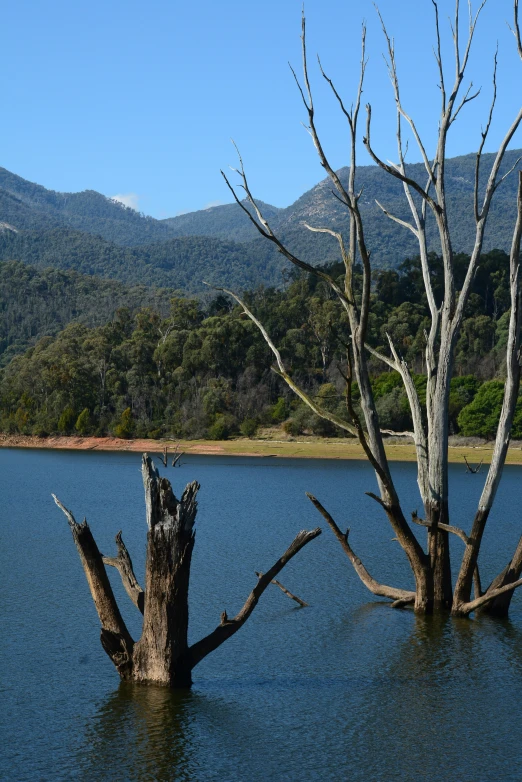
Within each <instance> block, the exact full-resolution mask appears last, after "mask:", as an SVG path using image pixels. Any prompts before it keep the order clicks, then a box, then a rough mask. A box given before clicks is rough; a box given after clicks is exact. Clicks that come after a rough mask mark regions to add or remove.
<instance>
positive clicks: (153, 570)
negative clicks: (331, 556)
mask: <svg viewBox="0 0 522 782" xmlns="http://www.w3.org/2000/svg"><path fill="white" fill-rule="evenodd" d="M142 476H143V484H144V489H145V505H146V518H147V526H148V534H147V555H146V566H145V590H143V589H142V588H141V586H140V585H139V584H138V581H137V579H136V576H135V574H134V570H133V567H132V561H131V558H130V555H129V553H128V551H127V548H126V546H125V544H124V543H123V539H122V536H121V532H119V533H118V534H117V535H116V545H117V549H118V553H117V556H116V557H107V556H104V555H103V554H101V552H100V551H99V549H98V547H97V545H96V542H95V540H94V538H93V536H92V533H91V530H90V528H89V525H88V524H87V521H86V520H84V521H83V522H82V523H81V524H78V523H77V522H76V520H75V518H74V516H73V514H72V513H71V511H70V510H68V509H67V508H66V507H65V506H64V505H63V504H62V503H61V502H60V500H59V499H58V498H57V497H56V496H55V495H54V494H53V498H54V501H55V502H56V504H57V505H58V507H59V508H60V509H61V510H62V511H63V513H64V514H65V516H66V517H67V521H68V522H69V526H70V528H71V532H72V536H73V540H74V542H75V544H76V548H77V550H78V554H79V555H80V560H81V562H82V565H83V569H84V572H85V576H86V578H87V583H88V585H89V588H90V591H91V595H92V598H93V600H94V604H95V606H96V610H97V612H98V617H99V619H100V624H101V643H102V646H103V648H104V649H105V651H106V652H107V654H108V655H109V657H110V658H111V660H112V662H113V663H114V665H115V666H116V669H117V670H118V673H119V674H120V676H121V678H122V679H126V680H131V681H136V682H148V683H155V684H162V685H166V686H169V687H173V688H183V687H190V686H191V684H192V670H193V668H194V667H195V666H196V665H197V664H198V663H199V662H201V660H203V659H204V658H205V657H206V656H207V655H208V654H210V652H212V651H214V650H215V649H217V648H218V647H219V646H220V645H221V644H222V643H223V642H224V641H226V640H227V639H228V638H230V637H231V636H232V635H233V634H234V633H236V632H237V631H238V630H239V629H240V627H242V625H243V624H244V623H245V622H246V620H247V619H248V618H249V616H250V615H251V613H252V611H253V610H254V608H255V607H256V605H257V602H258V600H259V598H260V597H261V595H262V594H263V592H264V591H265V589H266V588H267V586H268V585H269V584H270V583H271V582H274V581H275V577H276V576H277V575H278V573H279V572H280V571H281V570H282V569H283V567H284V566H285V565H286V564H287V562H289V561H290V560H291V559H292V557H294V556H295V555H296V554H297V553H298V552H299V551H300V550H301V549H302V548H303V547H304V546H306V545H307V543H309V542H310V541H311V540H313V539H314V538H316V537H317V536H318V535H320V534H321V529H320V528H317V529H314V530H311V531H310V532H306V531H304V530H303V531H302V532H299V534H298V535H297V536H296V537H295V539H294V540H293V542H292V543H291V545H290V546H289V548H288V549H287V550H286V551H285V552H284V554H283V555H282V556H281V557H280V559H278V560H277V561H276V563H275V564H274V565H273V566H272V567H271V568H270V570H269V571H268V572H267V573H266V574H264V575H260V576H259V578H258V581H257V584H256V585H255V586H254V588H253V590H252V592H251V593H250V595H249V596H248V598H247V600H246V602H245V604H244V606H243V608H242V609H241V611H240V612H239V613H238V614H237V616H235V617H234V618H231V619H229V618H228V616H227V614H226V612H223V613H222V615H221V622H220V624H219V625H218V627H217V628H216V629H215V630H214V631H213V632H212V633H210V634H209V635H208V636H206V637H205V638H203V639H201V640H200V641H198V642H197V643H195V644H193V645H192V646H189V644H188V592H189V579H190V567H191V559H192V550H193V548H194V539H195V531H194V525H195V521H196V513H197V499H196V498H197V493H198V491H199V484H198V483H197V482H196V481H193V482H192V483H189V484H188V485H187V486H186V488H185V491H184V492H183V494H182V496H181V499H179V500H178V499H177V498H176V497H175V496H174V494H173V492H172V487H171V485H170V482H169V481H168V480H167V479H166V478H161V477H160V475H159V473H158V471H157V469H156V468H155V466H154V464H153V462H152V460H151V459H150V458H149V457H148V456H147V454H144V455H143V459H142ZM106 565H110V566H112V567H114V568H116V569H117V570H118V572H119V573H120V576H121V579H122V583H123V586H124V588H125V591H126V592H127V594H128V595H129V597H130V599H131V600H132V602H133V603H134V605H135V606H136V607H137V608H138V610H139V611H140V612H141V613H142V614H143V629H142V634H141V638H140V640H139V641H137V642H135V641H134V640H133V639H132V637H131V635H130V633H129V631H128V629H127V627H126V625H125V622H124V620H123V618H122V616H121V613H120V610H119V608H118V605H117V603H116V599H115V597H114V593H113V591H112V587H111V584H110V581H109V579H108V577H107V572H106V569H105V566H106ZM276 583H277V582H276ZM288 594H289V593H288ZM293 597H294V599H296V600H299V598H295V596H293Z"/></svg>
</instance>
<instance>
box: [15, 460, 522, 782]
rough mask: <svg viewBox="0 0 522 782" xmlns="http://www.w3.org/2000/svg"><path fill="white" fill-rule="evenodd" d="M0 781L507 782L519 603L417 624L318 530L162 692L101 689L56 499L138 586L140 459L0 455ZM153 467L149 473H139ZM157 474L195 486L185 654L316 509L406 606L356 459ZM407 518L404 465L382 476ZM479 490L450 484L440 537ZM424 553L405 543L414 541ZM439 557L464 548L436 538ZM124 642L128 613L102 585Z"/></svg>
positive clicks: (490, 561)
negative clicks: (504, 610)
mask: <svg viewBox="0 0 522 782" xmlns="http://www.w3.org/2000/svg"><path fill="white" fill-rule="evenodd" d="M0 460H1V475H2V478H1V480H2V506H1V521H0V574H1V586H2V589H1V595H2V597H1V603H0V617H1V626H2V643H1V648H0V656H1V661H0V662H1V664H0V671H1V675H0V687H1V698H2V710H1V713H0V755H1V759H0V778H1V779H5V780H15V781H16V782H24V781H25V780H53V782H54V780H187V781H188V780H190V781H191V782H192V781H194V782H197V781H199V780H230V781H231V782H232V781H235V780H248V781H249V782H250V780H252V781H253V782H258V780H259V782H261V780H299V782H302V781H303V780H350V781H353V780H365V782H380V781H381V780H382V781H383V782H384V781H386V782H387V781H388V780H401V782H418V780H437V782H468V781H469V782H515V780H516V782H520V780H521V779H522V770H521V769H522V742H521V739H522V721H521V719H520V718H519V717H518V716H517V715H518V710H519V708H520V704H521V703H522V591H521V592H520V593H519V594H516V595H515V597H514V599H513V603H512V612H511V617H510V619H509V620H506V621H494V620H491V619H488V618H479V619H477V620H474V619H471V620H452V619H449V618H448V619H440V618H439V619H437V618H429V617H428V618H417V617H415V616H414V614H413V612H412V611H410V610H405V611H395V610H393V609H391V608H390V607H389V605H387V604H386V603H385V602H383V601H381V600H379V599H377V598H374V597H373V596H372V595H371V594H370V593H369V592H367V590H366V589H365V588H364V587H363V586H362V584H361V583H360V582H359V580H358V578H357V576H356V574H355V572H354V571H353V569H352V566H351V565H350V563H349V561H348V559H347V558H346V556H345V555H344V554H343V552H342V550H341V547H340V546H339V544H338V542H337V541H336V540H335V539H334V537H333V535H332V533H331V532H330V530H329V529H324V532H323V534H322V535H321V536H320V537H319V538H318V539H317V540H315V541H312V542H311V543H310V544H309V545H308V546H306V547H305V549H303V551H302V552H300V554H298V555H297V557H295V559H293V560H292V562H291V563H290V564H289V565H288V566H287V567H286V568H285V569H284V570H283V571H282V573H281V575H280V576H279V578H280V580H281V581H282V583H283V584H284V585H285V586H287V587H288V588H289V589H290V590H291V591H293V592H295V593H296V594H297V595H299V596H300V597H301V598H303V599H304V600H306V601H307V602H308V603H310V607H309V608H299V607H297V606H296V605H295V604H294V603H293V602H292V601H290V600H289V599H288V598H287V597H285V596H284V595H283V594H282V593H281V592H280V590H278V589H277V588H276V587H275V586H274V587H272V586H271V587H270V588H269V589H267V591H266V592H265V594H264V595H263V597H262V598H261V601H260V603H259V605H258V607H257V608H256V610H255V612H254V614H253V615H252V617H251V618H250V619H249V620H248V622H247V623H246V625H245V626H244V627H243V628H242V629H241V630H240V631H239V632H238V633H237V634H236V635H235V636H234V637H233V638H232V639H231V640H229V641H227V642H226V643H225V644H224V645H223V646H221V647H220V649H218V650H217V651H216V652H214V653H213V654H211V655H210V656H209V657H207V658H206V659H205V660H204V661H203V662H202V663H201V665H200V666H198V667H197V668H196V669H195V670H194V687H193V689H192V691H190V692H187V693H179V692H178V693H171V692H169V691H166V690H164V689H161V688H156V687H143V686H142V687H139V686H135V685H128V684H120V683H119V679H118V675H117V673H116V671H115V669H114V668H113V665H112V663H111V662H110V660H109V658H108V657H107V656H106V655H105V653H104V651H103V650H102V648H101V645H100V641H99V622H98V619H97V615H96V612H95V609H94V606H93V604H92V600H91V597H90V594H89V591H88V587H87V584H86V581H85V576H84V574H83V571H82V568H81V565H80V561H79V558H78V555H77V552H76V549H75V547H74V544H73V541H72V537H71V534H70V531H69V528H68V526H67V522H66V520H65V517H64V516H63V514H62V513H61V512H60V511H59V510H58V508H56V506H55V505H54V502H53V501H52V498H51V492H54V493H56V494H57V496H58V497H59V498H60V499H61V500H62V502H63V503H64V504H65V505H66V506H67V507H69V508H70V509H71V510H72V511H73V513H74V514H75V516H76V519H77V520H78V521H80V520H81V519H82V518H83V517H84V516H86V517H87V520H88V521H89V524H90V526H91V528H92V531H93V533H94V535H95V537H96V540H97V543H98V545H99V547H100V549H101V550H102V551H103V552H104V553H106V554H112V553H114V552H115V544H114V535H115V534H116V532H117V531H118V530H120V529H122V530H123V538H124V541H125V543H126V545H127V548H128V549H129V551H130V553H131V556H132V558H133V560H134V565H135V570H136V573H137V575H138V578H139V580H140V582H141V583H142V584H143V566H144V555H145V540H146V526H145V515H144V501H143V488H142V484H141V476H140V456H139V454H128V453H117V454H111V453H93V452H72V451H71V452H66V451H45V450H42V451H36V450H15V449H12V450H0ZM156 463H157V464H159V459H157V460H156ZM160 470H161V471H162V473H164V474H166V475H167V477H169V478H170V479H171V480H172V482H173V487H174V490H175V493H176V494H177V495H178V496H179V495H180V493H181V491H182V489H183V487H184V485H185V484H186V483H188V482H189V481H191V480H194V479H196V480H198V481H199V482H200V483H201V491H200V494H199V501H200V502H199V513H198V520H197V525H196V528H197V533H196V546H195V550H194V557H193V568H192V581H191V618H190V621H191V625H190V635H191V639H192V640H193V641H194V640H197V639H198V638H200V637H201V636H202V635H204V634H206V633H208V632H209V631H210V630H212V629H213V628H214V627H215V626H216V625H217V624H218V623H219V617H220V614H221V612H222V611H223V610H225V609H226V610H227V612H228V614H229V615H232V614H235V613H236V612H237V610H238V609H239V608H240V607H241V606H242V604H243V602H244V600H245V599H246V597H247V595H248V593H249V591H250V590H251V588H252V586H253V585H254V583H255V580H256V579H255V575H254V571H255V570H266V569H268V567H270V566H271V565H272V564H273V563H274V562H275V560H276V559H278V558H279V556H280V555H281V554H282V553H283V551H284V550H285V549H286V548H287V546H288V545H289V543H290V542H291V541H292V539H293V538H294V536H295V534H296V532H297V531H298V530H300V529H303V528H307V529H312V528H314V527H316V526H318V525H320V526H323V527H324V526H325V525H324V524H323V523H322V522H323V520H322V518H321V517H320V516H319V514H318V513H317V511H315V509H314V508H313V507H312V506H311V504H310V502H309V501H308V500H307V498H306V497H305V495H304V492H305V491H310V492H312V493H313V494H315V495H316V496H317V497H318V498H319V499H320V500H321V501H322V502H323V504H324V505H325V506H326V507H327V508H328V510H330V512H331V513H332V515H333V516H334V518H335V519H336V521H337V523H338V524H339V526H341V527H342V528H343V529H344V528H345V527H347V526H350V528H351V534H350V540H351V543H352V545H353V547H354V550H355V551H356V553H357V554H358V555H359V556H360V557H361V559H362V560H363V562H364V563H365V565H366V566H367V567H368V569H369V570H370V572H371V574H372V575H374V576H375V578H377V579H379V580H382V581H384V582H386V583H390V584H393V585H394V586H401V587H406V588H408V587H411V586H412V579H411V576H410V574H409V571H408V567H407V564H406V560H405V557H404V555H403V553H402V551H401V550H400V548H399V546H398V544H397V543H396V542H394V541H393V540H392V538H393V533H392V531H391V529H390V527H389V525H388V522H387V521H386V518H385V516H384V514H383V512H382V511H381V510H380V508H379V507H378V506H377V504H376V503H375V502H374V501H372V500H371V499H370V498H368V497H366V496H365V494H364V492H365V491H374V490H375V479H374V477H373V474H372V471H371V469H370V468H369V467H368V465H367V464H366V463H364V462H358V461H315V460H314V461H308V460H278V459H255V458H239V457H236V458H226V457H204V456H198V457H184V460H183V465H182V467H180V468H179V469H177V468H176V469H172V468H169V469H168V470H164V468H163V467H162V466H161V465H160ZM393 473H394V476H395V478H396V481H397V486H398V489H399V493H400V496H401V498H402V500H403V507H404V510H405V512H406V513H407V514H409V512H410V511H411V510H415V509H416V508H419V509H420V508H421V503H420V499H419V496H418V493H417V487H416V473H415V465H412V464H400V463H395V464H393ZM485 475H486V473H485V471H484V472H483V473H481V474H479V475H477V476H475V475H469V474H466V472H465V470H464V467H463V466H461V465H452V466H451V476H450V481H451V487H452V498H453V505H452V511H453V517H452V518H453V523H454V524H456V525H457V526H460V527H464V528H465V529H468V530H469V528H470V523H471V518H472V515H473V511H474V507H475V506H476V502H477V499H478V496H479V494H480V491H481V488H482V484H483V481H484V479H485ZM521 478H522V468H520V467H508V468H506V470H505V474H504V479H503V482H502V486H501V490H500V493H499V497H498V500H497V504H496V507H495V511H494V513H493V515H492V517H491V520H490V523H489V525H488V530H487V533H486V536H485V540H484V545H483V552H484V553H483V556H482V560H481V567H482V578H483V583H488V580H489V579H490V578H491V577H492V576H493V575H496V573H497V572H498V571H499V570H500V569H501V568H502V567H503V566H504V565H505V563H506V562H507V561H508V559H509V558H510V556H511V554H512V552H513V550H514V548H515V546H516V543H517V541H518V537H519V535H520V532H521V530H522V523H521V522H522V514H521V512H520V505H521V487H522V482H521ZM419 534H420V535H423V531H422V530H419ZM452 545H453V546H454V553H455V557H456V555H458V554H459V553H461V551H462V549H461V546H462V543H461V541H460V540H458V539H455V540H454V541H452ZM109 570H110V571H111V572H110V577H111V581H112V583H113V585H114V590H115V593H116V595H117V598H118V600H119V603H120V607H121V608H122V612H123V614H124V617H125V619H126V621H127V623H128V626H129V629H130V631H131V634H132V635H133V636H134V638H136V639H137V638H138V637H139V634H140V619H141V617H140V615H139V614H138V612H137V610H136V609H135V608H134V606H133V605H132V604H131V603H130V601H129V599H128V598H127V596H126V595H125V593H124V591H123V588H122V586H121V583H120V582H119V580H118V575H117V573H115V572H112V569H109Z"/></svg>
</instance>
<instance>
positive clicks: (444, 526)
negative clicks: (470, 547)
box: [411, 511, 469, 544]
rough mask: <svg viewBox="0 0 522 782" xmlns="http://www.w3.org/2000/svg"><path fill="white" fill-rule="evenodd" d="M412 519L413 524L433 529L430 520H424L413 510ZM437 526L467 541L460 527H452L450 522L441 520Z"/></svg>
mask: <svg viewBox="0 0 522 782" xmlns="http://www.w3.org/2000/svg"><path fill="white" fill-rule="evenodd" d="M411 518H412V521H413V522H414V524H418V525H419V526H420V527H427V528H428V529H433V526H434V525H433V524H432V522H431V521H424V519H421V518H419V517H418V516H417V512H416V511H413V513H412V514H411ZM437 527H438V528H439V529H442V530H444V532H450V533H451V534H452V535H456V536H457V537H458V538H460V539H461V540H463V541H464V543H466V544H468V543H469V538H468V536H467V535H466V533H465V532H464V530H462V529H460V528H459V527H454V526H453V525H451V524H443V523H442V522H439V523H438V524H437Z"/></svg>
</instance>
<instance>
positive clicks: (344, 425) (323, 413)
mask: <svg viewBox="0 0 522 782" xmlns="http://www.w3.org/2000/svg"><path fill="white" fill-rule="evenodd" d="M204 285H208V283H206V282H205V283H204ZM209 287H212V288H214V290H217V291H222V292H223V293H227V294H228V295H229V296H232V298H233V299H235V300H236V301H237V303H238V304H239V305H240V306H241V307H243V311H244V313H245V315H248V317H249V318H250V320H251V321H252V322H253V323H255V325H256V326H257V328H258V329H259V331H260V332H261V334H262V336H263V338H264V340H265V342H266V343H267V345H268V346H269V348H270V350H271V351H272V353H273V354H274V356H275V358H276V361H277V367H278V368H277V370H276V369H275V368H273V370H274V371H275V372H277V374H279V375H280V376H281V377H282V378H283V379H284V380H285V381H286V383H287V385H288V386H290V388H291V389H292V391H294V393H295V394H297V396H298V397H299V398H300V399H302V400H303V402H305V403H306V404H307V405H308V406H309V407H310V408H311V409H312V410H313V411H314V413H316V414H317V415H318V416H320V417H321V418H325V419H326V420H327V421H330V422H331V423H333V424H335V426H338V427H339V428H340V429H344V430H345V431H347V432H350V434H355V435H356V434H357V431H356V429H355V427H354V426H352V425H351V424H349V423H348V422H347V421H344V420H343V419H342V418H339V417H338V416H336V415H335V414H334V413H331V412H330V411H329V410H325V409H324V408H322V407H321V406H320V405H318V404H317V403H316V402H315V401H314V400H313V399H312V398H311V397H310V396H308V394H306V393H305V392H304V391H303V389H302V388H300V387H299V386H298V385H297V384H296V383H295V382H294V381H293V380H292V378H291V377H290V375H289V374H288V372H287V371H286V368H285V365H284V364H283V360H282V358H281V354H280V353H279V350H278V349H277V348H276V346H275V345H274V343H273V342H272V340H271V339H270V336H269V334H268V332H267V330H266V329H265V327H264V326H263V324H262V323H261V321H259V320H258V319H257V318H256V316H255V315H254V314H253V312H251V310H249V308H248V307H247V305H246V304H245V303H244V302H243V301H242V300H241V299H240V298H239V296H237V294H235V293H233V292H232V291H229V290H227V288H219V287H216V286H209Z"/></svg>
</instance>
